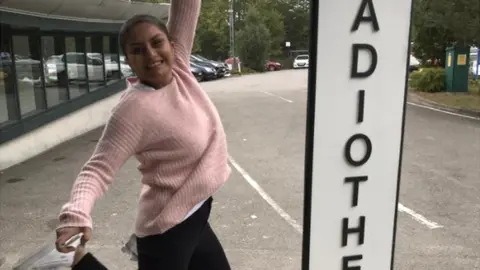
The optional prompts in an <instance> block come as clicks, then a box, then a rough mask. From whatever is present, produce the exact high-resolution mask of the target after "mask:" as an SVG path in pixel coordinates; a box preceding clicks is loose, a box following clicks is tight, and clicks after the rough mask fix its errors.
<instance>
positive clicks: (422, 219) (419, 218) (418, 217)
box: [398, 203, 443, 230]
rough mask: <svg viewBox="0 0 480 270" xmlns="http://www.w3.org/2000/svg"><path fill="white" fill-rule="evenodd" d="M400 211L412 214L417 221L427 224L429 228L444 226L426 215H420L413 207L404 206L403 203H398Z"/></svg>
mask: <svg viewBox="0 0 480 270" xmlns="http://www.w3.org/2000/svg"><path fill="white" fill-rule="evenodd" d="M398 211H400V212H403V213H406V214H409V215H410V216H412V217H413V219H415V220H416V221H418V222H420V223H421V224H423V225H425V226H427V227H428V228H429V229H432V230H433V229H438V228H443V226H442V225H440V224H438V223H436V222H433V221H430V220H428V219H426V218H425V217H424V216H422V215H420V214H419V213H417V212H415V211H413V210H412V209H409V208H407V207H405V206H403V205H402V204H401V203H399V204H398Z"/></svg>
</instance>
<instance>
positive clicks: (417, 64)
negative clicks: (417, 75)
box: [408, 55, 420, 72]
mask: <svg viewBox="0 0 480 270" xmlns="http://www.w3.org/2000/svg"><path fill="white" fill-rule="evenodd" d="M419 68H420V61H418V59H417V58H415V56H413V55H410V65H409V66H408V71H409V72H413V71H416V70H418V69H419Z"/></svg>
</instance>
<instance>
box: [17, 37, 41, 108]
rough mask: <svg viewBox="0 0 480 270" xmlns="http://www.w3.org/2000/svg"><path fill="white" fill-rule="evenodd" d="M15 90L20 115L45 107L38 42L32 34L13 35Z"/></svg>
mask: <svg viewBox="0 0 480 270" xmlns="http://www.w3.org/2000/svg"><path fill="white" fill-rule="evenodd" d="M12 42H13V48H14V53H15V56H14V57H15V72H16V77H17V91H18V99H19V102H20V113H21V115H22V117H25V116H27V115H30V114H34V113H38V112H39V111H43V110H44V109H45V107H46V104H45V92H44V88H43V83H42V72H43V70H44V69H43V67H42V61H41V53H40V47H39V42H38V41H37V40H36V38H35V37H33V36H23V35H22V36H13V37H12Z"/></svg>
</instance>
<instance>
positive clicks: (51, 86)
mask: <svg viewBox="0 0 480 270" xmlns="http://www.w3.org/2000/svg"><path fill="white" fill-rule="evenodd" d="M41 40H42V49H43V62H44V66H45V67H44V68H45V70H46V72H45V92H46V97H47V106H48V107H49V108H51V107H53V106H55V105H58V104H60V103H63V102H65V101H67V100H68V98H69V95H68V76H67V71H66V69H65V62H64V60H65V59H64V57H63V56H64V53H65V39H64V38H63V37H60V36H55V37H53V36H43V37H42V38H41Z"/></svg>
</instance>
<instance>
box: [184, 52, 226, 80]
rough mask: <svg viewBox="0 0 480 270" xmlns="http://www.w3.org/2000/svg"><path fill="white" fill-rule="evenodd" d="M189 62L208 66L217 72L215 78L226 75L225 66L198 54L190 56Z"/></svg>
mask: <svg viewBox="0 0 480 270" xmlns="http://www.w3.org/2000/svg"><path fill="white" fill-rule="evenodd" d="M190 61H191V62H192V61H193V62H195V63H196V64H198V63H204V64H209V65H210V66H212V67H213V68H214V69H215V70H216V71H217V78H222V77H224V76H225V74H227V66H226V65H225V64H224V63H222V62H218V61H213V60H210V59H207V58H205V57H203V56H200V55H198V54H194V55H191V56H190Z"/></svg>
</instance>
